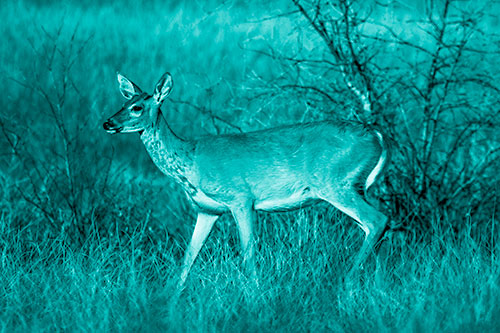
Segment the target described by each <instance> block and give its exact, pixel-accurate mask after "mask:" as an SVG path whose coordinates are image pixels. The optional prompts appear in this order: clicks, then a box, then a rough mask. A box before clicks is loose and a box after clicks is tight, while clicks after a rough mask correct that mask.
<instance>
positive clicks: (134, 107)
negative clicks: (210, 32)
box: [132, 105, 142, 111]
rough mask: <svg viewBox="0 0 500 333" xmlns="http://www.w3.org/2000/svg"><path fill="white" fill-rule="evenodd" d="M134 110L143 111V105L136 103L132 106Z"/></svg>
mask: <svg viewBox="0 0 500 333" xmlns="http://www.w3.org/2000/svg"><path fill="white" fill-rule="evenodd" d="M132 110H134V111H141V110H142V106H138V105H134V106H133V107H132Z"/></svg>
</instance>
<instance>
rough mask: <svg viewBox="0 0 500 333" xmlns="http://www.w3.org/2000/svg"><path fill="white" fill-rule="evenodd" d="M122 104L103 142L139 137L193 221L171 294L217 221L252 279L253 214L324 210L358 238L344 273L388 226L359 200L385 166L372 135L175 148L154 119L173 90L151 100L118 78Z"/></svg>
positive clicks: (237, 140) (168, 84) (166, 79)
mask: <svg viewBox="0 0 500 333" xmlns="http://www.w3.org/2000/svg"><path fill="white" fill-rule="evenodd" d="M117 78H118V84H119V90H120V92H121V94H122V95H123V97H125V99H127V101H126V102H125V103H124V104H123V106H122V108H121V109H120V111H118V112H117V113H116V114H114V115H113V116H112V117H110V118H109V119H107V120H106V122H104V124H103V127H104V130H106V131H107V132H108V133H111V134H116V133H133V132H135V133H138V134H139V137H140V139H141V140H142V143H143V144H144V146H145V148H146V150H147V152H148V153H149V155H150V157H151V159H152V161H153V162H154V164H155V165H156V166H157V167H158V168H159V169H160V170H161V172H162V173H164V174H165V175H167V176H168V177H171V178H172V179H173V180H175V182H177V183H178V184H179V185H180V187H181V188H182V189H183V190H184V192H185V193H186V195H187V197H188V199H189V201H190V202H191V204H192V206H193V208H194V209H195V210H196V212H197V218H196V224H195V227H194V231H193V234H192V237H191V240H190V242H189V245H188V247H187V249H186V251H185V254H184V259H183V263H182V266H181V272H180V279H179V283H178V285H179V286H180V287H182V286H183V285H184V283H185V281H186V279H187V277H188V274H189V271H190V269H191V267H192V265H193V263H194V261H195V259H196V257H197V255H198V253H199V252H200V249H201V248H202V246H203V244H204V242H205V240H206V239H207V236H208V235H209V233H210V231H211V230H212V227H213V226H214V223H215V222H216V220H217V219H218V218H219V217H220V216H221V215H222V214H225V213H231V214H232V216H233V218H234V220H235V221H236V224H237V229H238V233H239V238H240V243H241V249H242V254H243V264H244V265H245V266H246V268H247V269H249V270H250V271H251V272H253V274H255V241H254V238H255V234H254V224H255V221H256V212H257V211H265V212H283V211H291V210H294V209H298V208H302V207H306V206H308V205H310V204H313V203H315V202H318V201H326V202H328V203H329V204H331V205H332V206H334V207H335V208H337V209H339V210H340V211H342V212H343V213H345V214H347V215H348V216H349V217H351V218H352V219H353V220H354V221H355V222H356V223H357V224H358V225H359V227H361V229H362V230H363V231H364V233H365V239H364V242H363V244H362V245H361V249H360V250H359V252H358V255H357V257H356V258H355V260H354V265H353V267H354V268H356V267H360V266H362V264H363V263H364V262H365V260H366V259H367V257H368V256H369V254H370V253H371V252H372V250H373V249H374V246H375V245H376V243H377V242H378V241H379V239H380V238H381V237H382V235H383V233H384V232H385V229H386V226H387V224H388V217H387V216H385V215H384V214H383V213H381V212H380V211H379V210H378V209H376V208H375V207H374V206H373V205H372V204H370V203H368V201H367V200H366V193H367V191H368V189H369V188H370V187H371V186H372V185H373V184H374V182H375V180H376V179H377V178H379V176H380V174H381V172H382V170H383V169H384V166H385V164H386V163H387V160H388V149H387V147H386V144H385V143H384V139H383V136H382V134H381V133H380V132H378V131H375V130H373V129H367V128H366V127H365V126H362V125H361V124H356V123H349V122H342V123H340V122H334V121H329V120H326V121H318V122H308V123H300V124H294V125H287V126H281V127H275V128H270V129H264V130H259V131H253V132H244V133H236V134H223V135H205V136H202V137H199V138H194V139H183V138H181V137H179V136H178V135H176V134H175V133H174V131H173V130H172V129H171V128H170V126H169V125H168V122H167V121H166V120H165V118H164V116H163V113H162V111H161V106H162V104H163V102H164V101H165V99H166V97H167V96H168V95H169V94H170V93H171V91H172V87H173V80H172V76H171V74H170V73H168V72H166V73H165V74H163V75H162V76H161V78H160V80H159V81H158V83H157V84H156V86H155V88H154V92H153V94H152V95H151V94H148V93H145V92H143V91H142V90H141V89H140V88H139V87H138V86H137V85H136V84H135V83H133V82H132V81H130V80H129V79H127V78H126V77H125V76H123V75H121V74H120V73H117Z"/></svg>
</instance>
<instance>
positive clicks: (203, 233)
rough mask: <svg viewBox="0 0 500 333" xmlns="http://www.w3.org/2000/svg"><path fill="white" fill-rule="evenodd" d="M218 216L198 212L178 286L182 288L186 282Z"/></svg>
mask: <svg viewBox="0 0 500 333" xmlns="http://www.w3.org/2000/svg"><path fill="white" fill-rule="evenodd" d="M218 218H219V216H218V215H210V214H205V213H201V212H200V213H198V218H197V219H196V226H195V227H194V232H193V236H191V241H190V242H189V245H188V248H187V250H186V253H185V254H184V262H183V264H182V273H181V277H180V281H179V284H178V287H180V288H182V287H183V285H184V282H186V278H187V276H188V273H189V270H190V269H191V266H193V262H194V260H195V259H196V256H197V255H198V253H199V252H200V249H201V247H202V246H203V243H205V240H206V239H207V236H208V234H209V233H210V230H212V227H213V226H214V223H215V221H216V220H217V219H218Z"/></svg>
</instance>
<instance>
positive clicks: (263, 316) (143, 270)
mask: <svg viewBox="0 0 500 333" xmlns="http://www.w3.org/2000/svg"><path fill="white" fill-rule="evenodd" d="M10 218H13V217H12V216H5V215H4V218H3V223H2V225H3V227H2V231H3V233H2V236H1V239H0V241H1V244H2V249H3V250H2V254H1V257H0V263H1V274H0V285H1V286H2V289H1V291H0V292H1V294H2V297H1V298H0V299H1V301H0V307H1V309H2V311H1V312H0V322H1V323H2V330H3V331H13V330H14V331H26V330H31V331H32V330H37V331H38V330H40V331H53V330H76V331H109V330H111V331H164V330H171V331H213V330H217V331H313V330H314V331H317V330H319V331H332V330H333V331H358V330H370V331H392V330H397V331H400V330H402V331H415V332H420V331H467V330H469V329H472V328H474V329H481V330H483V331H488V330H490V331H493V330H494V329H495V328H496V327H498V326H497V325H498V324H499V322H498V318H499V316H498V315H499V314H500V313H499V310H500V304H499V302H500V301H499V300H500V288H499V279H500V263H499V261H498V259H497V257H496V256H495V255H493V254H494V253H498V250H499V248H498V245H495V246H494V247H493V248H491V250H492V252H491V253H488V252H486V251H484V250H482V246H481V245H480V244H478V243H477V241H475V240H474V239H473V238H472V237H470V235H468V234H467V233H464V234H462V235H460V236H458V237H457V238H452V237H451V236H436V237H432V241H431V242H430V243H428V244H425V243H422V242H409V241H408V239H405V238H404V237H405V236H404V235H403V234H397V233H395V234H392V235H389V236H388V239H386V240H385V241H384V242H383V243H382V245H381V248H380V254H379V255H378V256H377V260H374V259H373V258H372V260H370V261H369V263H368V264H367V265H366V267H365V271H364V272H362V273H361V274H360V275H359V276H356V277H354V278H352V279H350V280H343V277H344V276H345V275H346V272H347V269H348V267H349V264H350V259H351V257H352V255H353V254H355V251H356V249H357V247H358V246H359V244H360V241H361V237H360V236H361V232H360V231H359V230H358V229H357V228H356V227H354V226H353V223H352V222H351V221H349V220H347V219H346V218H345V217H343V216H340V215H338V214H337V213H336V212H335V211H334V210H333V209H330V208H328V207H319V208H317V209H314V210H306V211H301V212H299V213H296V214H292V213H288V214H281V215H259V218H260V223H259V229H258V235H259V241H258V252H257V253H258V258H259V260H258V262H259V267H258V274H257V279H256V280H253V279H251V278H249V277H248V276H247V275H246V274H245V272H244V271H243V270H242V265H241V258H240V256H239V254H238V247H237V239H235V238H236V237H235V235H236V232H235V230H234V229H235V228H234V226H233V224H232V221H231V219H230V218H229V217H226V218H224V219H222V221H220V223H218V225H217V227H216V229H215V230H214V231H213V232H212V234H211V236H210V238H209V240H208V242H207V244H206V246H205V247H204V249H203V250H202V253H201V255H200V257H199V258H198V261H197V262H196V265H195V266H194V268H193V270H192V272H191V274H190V277H189V279H188V281H187V285H186V289H185V290H184V292H183V293H182V294H181V295H180V297H179V298H178V299H177V298H176V297H175V295H176V282H177V277H178V263H179V262H180V258H179V257H180V251H179V250H178V249H176V248H175V247H174V246H173V244H169V245H168V246H167V247H166V248H162V247H161V246H156V247H154V246H151V244H148V245H146V246H144V245H143V243H142V238H143V237H144V233H143V232H141V231H140V228H138V229H137V231H135V232H132V233H130V234H128V235H121V236H119V235H116V236H115V237H113V238H111V239H107V240H103V239H100V238H99V234H98V233H95V234H93V235H91V236H90V237H89V238H88V239H87V243H86V244H85V246H83V248H82V249H78V250H74V249H72V248H71V247H69V246H67V245H65V242H64V241H63V240H62V239H58V238H55V239H50V240H46V241H45V242H44V243H38V244H30V245H27V244H25V241H23V239H24V238H25V237H23V235H22V231H19V232H18V233H17V234H15V233H13V232H11V233H5V231H6V230H8V229H9V224H8V222H9V219H10ZM125 222H126V221H125ZM130 222H131V223H130V225H133V223H132V221H130ZM332 222H333V223H332ZM189 224H191V223H189ZM450 235H451V234H450ZM181 247H185V242H181Z"/></svg>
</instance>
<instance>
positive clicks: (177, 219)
mask: <svg viewBox="0 0 500 333" xmlns="http://www.w3.org/2000/svg"><path fill="white" fill-rule="evenodd" d="M86 3H87V2H82V4H79V3H76V2H69V3H68V4H66V5H64V6H63V5H59V4H57V3H55V2H54V3H50V2H49V3H43V2H37V1H21V2H14V1H11V2H7V3H6V4H5V5H2V6H1V7H0V15H1V16H2V17H3V18H4V19H3V20H2V23H0V26H2V28H4V31H5V33H4V35H5V39H6V40H8V42H9V44H8V45H9V47H6V46H2V47H1V48H0V57H1V59H2V64H1V66H2V68H1V69H0V76H1V77H2V79H3V80H4V90H3V96H4V98H5V99H4V103H5V104H4V108H2V111H1V118H0V119H1V120H2V124H3V125H5V124H6V125H8V126H7V131H6V132H4V133H3V137H2V139H1V140H2V141H1V142H2V144H1V145H0V153H1V155H0V167H1V169H0V170H1V173H0V198H1V201H0V202H1V203H0V331H2V332H11V331H19V332H24V331H62V330H64V331H134V332H135V331H166V330H168V331H264V332H265V331H293V332H295V331H346V332H350V331H410V332H427V331H471V330H481V331H495V329H496V328H498V327H499V326H500V322H499V321H500V319H498V318H500V259H499V253H500V252H499V251H500V248H499V244H498V243H497V242H496V241H495V240H496V239H498V237H497V236H496V235H497V234H498V227H497V226H496V224H497V222H496V220H495V219H494V218H491V219H490V220H488V221H476V220H474V219H473V218H463V217H457V219H460V220H462V219H463V220H464V222H463V223H462V224H461V228H460V229H459V230H456V228H455V227H452V225H453V226H455V225H457V223H456V221H452V220H451V218H449V217H444V218H442V219H441V220H439V221H429V225H430V226H431V227H430V228H429V229H428V232H427V234H424V235H414V234H412V232H410V231H406V232H403V231H395V232H392V233H388V234H387V236H386V238H385V239H384V241H383V242H382V244H381V246H380V250H379V254H378V255H377V256H376V257H372V258H370V260H369V262H368V263H367V264H366V266H365V269H364V271H363V272H361V273H360V274H359V276H355V277H353V278H351V279H347V280H346V279H344V277H345V276H346V273H347V271H348V269H349V267H350V264H351V260H352V258H353V257H354V255H355V254H356V251H357V249H359V246H360V244H361V242H362V232H361V230H360V229H359V228H358V227H357V226H356V225H355V224H354V223H353V221H352V220H350V219H349V218H347V217H346V216H344V215H342V214H340V213H338V212H337V211H336V210H335V209H333V208H332V207H328V206H327V205H318V206H315V207H312V208H310V209H305V210H300V211H297V212H291V213H286V214H259V223H258V226H257V228H258V230H257V234H258V246H257V249H258V250H257V257H258V272H257V278H256V279H255V280H254V279H252V278H250V277H249V276H248V275H247V274H246V273H245V272H244V270H243V268H242V263H241V256H240V254H239V240H238V237H237V231H236V228H235V226H234V222H233V220H232V218H231V217H230V216H227V215H226V216H224V217H222V218H221V219H220V220H219V221H218V222H217V223H216V227H215V228H214V230H213V231H212V233H211V235H210V237H209V239H208V241H207V244H206V246H205V247H204V248H203V249H202V251H201V254H200V256H199V257H198V259H197V261H196V263H195V265H194V267H193V269H192V271H191V273H190V275H189V278H188V280H187V283H186V289H185V290H184V292H183V293H182V294H181V295H179V296H178V297H176V284H177V278H178V276H179V264H180V262H181V260H182V255H183V252H184V249H185V248H186V245H187V241H188V239H189V237H190V234H191V232H192V228H193V224H194V212H193V210H192V209H191V208H190V207H189V206H188V204H187V201H186V200H185V199H184V196H183V194H182V193H180V190H179V189H178V188H177V187H176V186H174V185H173V184H172V183H170V182H169V181H168V180H166V179H165V178H163V177H162V175H161V174H160V172H159V171H158V170H156V168H155V167H154V166H153V165H152V163H151V161H150V160H149V157H148V156H147V154H146V153H145V152H144V149H143V147H142V146H141V144H140V142H139V140H137V137H136V136H134V135H128V136H127V135H124V136H113V137H111V136H108V135H107V134H106V133H104V131H103V130H102V129H101V126H102V125H101V124H102V121H103V119H105V118H106V117H108V116H110V115H111V114H113V113H114V112H116V111H118V109H119V107H120V105H121V103H122V102H123V101H122V100H121V97H120V95H119V93H118V91H117V87H116V81H115V80H116V79H115V72H116V71H117V70H120V71H122V72H123V73H124V74H127V76H128V77H130V78H131V79H132V80H134V81H135V82H136V83H137V84H139V85H141V86H143V88H144V89H145V90H146V89H148V90H149V89H151V88H152V86H153V84H154V83H155V82H156V80H157V79H158V78H159V77H160V75H161V74H162V73H163V72H164V71H166V70H168V71H171V72H172V74H173V75H174V81H175V87H174V92H173V93H172V99H173V100H172V101H170V102H167V103H166V104H165V105H164V107H163V110H164V111H165V113H166V116H167V118H168V120H169V123H170V125H171V126H172V127H173V128H174V129H175V131H176V132H178V133H182V135H183V136H187V137H190V136H194V135H199V134H200V133H201V134H205V133H207V132H208V133H217V132H231V131H232V132H234V131H236V130H235V128H233V127H231V126H230V125H227V124H225V123H224V122H221V121H215V122H214V121H212V117H211V116H210V112H215V114H216V115H217V116H219V117H221V118H222V119H225V120H227V121H230V122H232V123H235V124H237V125H238V126H240V127H241V128H243V130H250V129H254V128H262V127H268V126H271V125H274V124H280V123H284V122H288V123H290V122H295V121H298V120H300V119H302V113H303V108H304V107H307V106H306V102H304V104H303V105H298V104H297V105H295V104H294V105H287V104H286V103H285V102H284V101H283V100H277V99H273V100H262V99H252V98H251V97H252V96H253V95H252V94H250V93H248V91H251V92H255V91H256V92H257V93H258V92H259V91H260V90H259V89H260V88H259V84H262V82H259V81H258V80H255V77H254V76H253V75H252V73H253V72H254V71H257V72H259V73H260V74H261V75H263V77H265V75H264V74H265V73H268V74H269V76H272V74H273V73H274V74H276V72H279V70H280V68H279V67H277V66H276V63H274V62H272V61H271V60H269V58H266V57H263V56H260V55H258V54H256V53H253V52H249V51H248V50H245V47H248V46H252V47H254V46H258V47H260V46H262V45H264V46H266V47H267V46H269V45H270V46H273V47H282V48H287V47H291V46H290V45H292V44H293V43H292V42H293V40H294V38H296V37H297V36H296V35H295V34H294V33H293V28H294V25H293V22H292V21H291V20H290V19H287V18H282V19H280V20H279V21H269V20H264V21H262V22H260V23H253V24H250V23H249V21H251V20H256V19H259V18H264V17H267V16H269V15H270V14H272V13H275V12H274V9H273V8H276V7H277V6H278V7H280V8H284V9H283V11H285V10H286V9H287V8H288V9H289V7H288V6H290V4H289V3H288V2H285V1H279V2H273V3H266V2H255V3H252V4H245V3H239V2H235V3H230V4H227V3H225V4H220V3H218V2H216V1H212V2H208V3H206V4H203V5H202V4H199V3H198V4H194V3H190V4H181V3H171V4H169V5H164V4H163V2H160V1H158V2H151V3H149V4H148V5H145V4H142V3H141V2H137V1H123V2H108V3H103V4H102V5H99V6H96V5H92V4H90V3H87V5H86ZM276 22H278V23H276ZM59 28H60V31H59ZM58 31H59V32H58ZM75 31H76V33H74V32H75ZM73 34H74V37H73ZM259 43H261V44H262V45H261V44H259ZM304 43H306V44H307V43H309V44H307V45H306V48H308V49H314V45H312V44H311V41H304ZM4 45H5V44H4ZM54 45H55V46H57V47H56V52H54V53H52V50H54V48H53V47H54ZM79 50H81V52H80V51H79ZM73 60H74V62H73ZM68 63H73V67H72V68H71V70H70V71H69V72H68V73H66V74H67V77H70V78H71V81H70V82H71V85H70V86H69V88H67V91H66V94H65V95H64V96H63V97H64V98H63V99H61V98H60V97H61V94H60V93H61V89H62V85H61V84H62V82H63V80H62V79H61V78H63V77H64V75H63V74H64V68H65V67H64V65H67V64H68ZM263 73H264V74H263ZM313 74H314V73H313ZM251 78H253V79H251ZM38 87H42V88H43V89H44V91H46V92H47V93H48V95H49V100H46V99H44V97H43V96H40V94H37V93H36V91H37V89H38ZM58 94H59V95H58ZM182 101H188V102H191V103H193V104H194V105H195V106H203V107H204V108H196V107H191V106H189V105H186V104H185V103H181V102H182ZM50 105H53V106H56V112H55V113H51V109H50ZM329 107H330V106H325V108H329ZM313 118H314V117H313ZM59 119H60V120H62V125H58V124H56V120H59ZM308 119H309V118H307V119H306V120H308ZM61 127H62V128H65V129H66V130H67V131H68V134H67V136H64V135H62V134H60V129H61ZM4 129H5V127H4ZM8 140H11V141H12V142H14V143H15V145H14V146H15V149H14V148H12V147H10V146H9V145H8V144H7V142H6V141H8ZM64 142H69V144H68V145H67V146H65V145H64ZM16 149H18V150H16ZM40 175H41V176H40ZM35 189H36V190H37V191H35ZM68 198H70V199H68ZM74 207H76V209H74ZM43 209H45V210H47V211H46V212H44V211H43ZM75 211H76V213H75ZM454 216H455V215H454ZM463 216H467V212H463ZM454 218H455V217H454ZM451 222H454V223H451ZM478 225H479V227H478Z"/></svg>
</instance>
